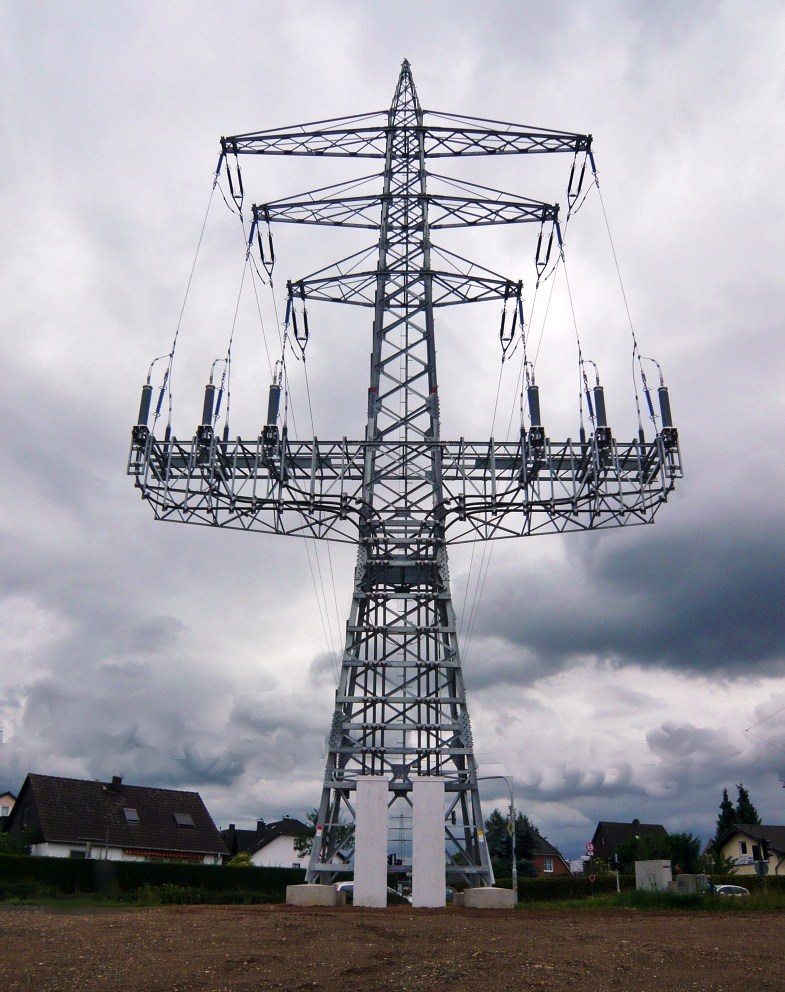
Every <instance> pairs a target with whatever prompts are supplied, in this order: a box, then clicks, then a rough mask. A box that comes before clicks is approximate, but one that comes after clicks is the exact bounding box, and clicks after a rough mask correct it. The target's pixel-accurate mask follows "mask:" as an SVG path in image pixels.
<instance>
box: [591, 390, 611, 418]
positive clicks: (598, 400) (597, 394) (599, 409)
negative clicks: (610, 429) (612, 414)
mask: <svg viewBox="0 0 785 992" xmlns="http://www.w3.org/2000/svg"><path fill="white" fill-rule="evenodd" d="M594 412H595V414H596V417H597V426H598V427H607V426H608V417H607V415H606V413H605V391H604V390H603V388H602V386H595V387H594Z"/></svg>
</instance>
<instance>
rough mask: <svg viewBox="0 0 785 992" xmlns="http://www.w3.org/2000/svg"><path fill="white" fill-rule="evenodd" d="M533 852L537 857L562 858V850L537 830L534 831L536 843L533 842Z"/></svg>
mask: <svg viewBox="0 0 785 992" xmlns="http://www.w3.org/2000/svg"><path fill="white" fill-rule="evenodd" d="M532 854H533V855H535V857H546V858H551V857H553V858H561V859H562V861H564V858H562V855H561V852H560V851H559V850H558V849H557V848H555V847H554V846H553V844H551V842H550V841H549V840H546V839H545V838H544V837H543V836H542V834H540V833H539V832H538V831H537V830H535V831H534V843H533V844H532Z"/></svg>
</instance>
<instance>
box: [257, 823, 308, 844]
mask: <svg viewBox="0 0 785 992" xmlns="http://www.w3.org/2000/svg"><path fill="white" fill-rule="evenodd" d="M308 832H309V831H308V827H306V825H305V824H304V823H300V821H299V820H293V819H292V818H291V817H289V816H287V817H284V819H283V820H277V821H276V822H275V823H268V824H267V826H266V827H265V828H264V831H263V832H262V834H261V836H258V835H257V837H258V839H257V842H256V844H255V845H254V847H253V851H252V853H255V852H256V851H261V850H262V848H263V847H267V845H268V844H270V843H271V842H272V841H274V840H275V838H276V837H305V836H306V835H307V834H308Z"/></svg>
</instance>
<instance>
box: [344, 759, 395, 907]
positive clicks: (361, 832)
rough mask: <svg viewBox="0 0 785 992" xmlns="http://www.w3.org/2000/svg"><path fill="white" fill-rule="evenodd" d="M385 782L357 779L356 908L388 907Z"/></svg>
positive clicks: (372, 777) (375, 777) (367, 777)
mask: <svg viewBox="0 0 785 992" xmlns="http://www.w3.org/2000/svg"><path fill="white" fill-rule="evenodd" d="M388 798H389V792H388V789H387V779H386V778H382V777H381V775H365V776H362V777H360V778H358V779H357V791H356V792H355V812H356V819H355V828H354V899H353V903H354V905H355V906H369V907H372V908H382V907H383V906H386V905H387V800H388Z"/></svg>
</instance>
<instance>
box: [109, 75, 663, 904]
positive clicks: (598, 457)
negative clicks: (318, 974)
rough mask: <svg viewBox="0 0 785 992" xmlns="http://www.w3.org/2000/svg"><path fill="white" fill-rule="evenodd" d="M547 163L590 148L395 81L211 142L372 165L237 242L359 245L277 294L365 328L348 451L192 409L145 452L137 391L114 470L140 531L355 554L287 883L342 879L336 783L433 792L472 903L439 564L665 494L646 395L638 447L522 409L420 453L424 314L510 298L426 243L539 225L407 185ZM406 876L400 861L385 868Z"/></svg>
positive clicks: (473, 825) (472, 774)
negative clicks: (346, 311) (361, 781)
mask: <svg viewBox="0 0 785 992" xmlns="http://www.w3.org/2000/svg"><path fill="white" fill-rule="evenodd" d="M560 152H561V153H570V154H572V155H578V154H585V155H590V154H591V137H590V136H589V135H579V134H568V133H564V132H559V131H546V130H539V131H535V130H531V129H527V128H524V127H520V126H517V125H512V124H501V123H499V122H496V121H485V120H478V119H476V118H467V117H460V116H456V115H446V114H434V113H428V112H424V111H423V110H422V108H421V106H420V103H419V100H418V97H417V93H416V90H415V86H414V82H413V79H412V74H411V70H410V67H409V64H408V63H407V62H404V63H403V67H402V69H401V73H400V77H399V80H398V85H397V88H396V91H395V95H394V98H393V101H392V105H391V107H390V109H389V111H387V112H379V113H376V114H366V115H361V116H357V117H349V118H340V119H335V120H331V121H324V122H318V123H317V124H310V125H302V126H299V127H297V128H288V129H278V130H273V131H263V132H258V133H254V134H246V135H238V136H235V137H231V138H224V139H222V160H224V159H227V160H234V161H235V162H236V163H239V159H238V158H237V156H239V155H244V154H256V155H260V154H279V155H308V156H312V157H318V156H346V157H351V158H375V159H381V160H382V161H383V173H382V189H381V191H376V192H374V193H373V194H372V195H358V194H357V192H356V187H357V181H355V180H353V181H352V182H351V183H346V184H339V185H338V186H333V187H328V188H326V189H322V190H316V191H313V192H311V193H308V194H303V195H302V196H300V197H291V198H287V199H284V200H278V201H272V202H270V203H266V204H263V205H261V206H258V205H257V206H254V208H253V210H254V229H253V230H252V232H251V242H249V244H250V243H252V242H253V239H254V236H255V233H259V232H260V228H262V227H263V225H269V224H273V223H306V224H308V223H310V224H322V225H343V226H354V227H359V228H369V229H371V230H375V231H378V243H377V244H376V245H375V246H374V251H373V263H374V264H372V265H371V266H370V267H369V266H365V267H363V265H362V262H363V260H364V259H365V258H367V257H369V253H368V252H360V253H358V254H357V255H355V256H351V257H350V258H349V259H343V260H342V261H341V262H338V263H335V264H334V265H332V266H329V267H328V268H326V269H323V270H321V271H319V272H317V273H315V274H314V275H312V276H309V277H306V278H303V279H300V280H297V281H294V282H292V283H290V284H289V312H290V313H291V312H292V307H293V304H295V305H296V304H297V303H298V302H300V301H302V302H303V303H304V301H306V300H328V301H333V302H340V303H344V304H352V305H359V306H365V307H368V308H372V309H373V345H372V353H371V374H370V385H369V389H368V420H367V425H366V430H365V437H364V439H363V440H361V441H348V440H346V439H343V440H340V441H317V440H316V439H313V440H312V441H294V440H291V439H290V438H289V436H288V430H287V427H286V426H285V425H284V426H283V428H282V429H281V430H279V426H278V420H277V416H276V410H275V409H274V407H273V408H271V413H270V415H268V424H267V425H266V427H265V428H264V430H263V432H262V434H261V435H260V436H259V437H258V438H257V439H256V440H254V441H248V442H246V441H242V440H241V439H240V438H237V439H236V440H230V439H229V438H228V436H226V434H225V435H224V436H223V438H219V437H218V436H216V434H215V432H214V430H213V408H212V396H210V397H209V399H208V402H206V404H205V414H204V415H203V418H202V421H203V422H202V425H201V426H200V427H199V429H198V431H197V433H196V436H195V437H194V438H193V439H192V440H190V441H187V442H180V441H177V439H176V438H173V437H172V436H171V434H170V431H169V430H167V433H166V436H165V438H164V439H163V440H162V441H159V440H157V439H156V438H155V436H154V434H153V433H151V432H150V431H149V430H148V427H147V420H148V413H149V405H150V395H151V387H150V386H149V385H148V386H146V387H145V390H147V392H146V393H144V394H143V403H142V410H141V411H140V417H139V422H138V424H137V426H136V427H135V428H134V434H133V442H132V446H131V454H130V460H129V469H128V470H129V473H130V474H132V475H133V476H134V477H135V481H136V485H137V486H138V487H139V488H140V489H141V491H142V496H143V498H145V499H147V500H149V501H150V502H151V504H152V505H153V507H154V510H155V513H156V516H157V517H158V518H159V519H167V520H181V521H186V522H192V523H202V524H208V525H212V526H221V527H237V528H242V529H246V530H255V531H262V532H267V533H279V534H290V535H299V536H304V537H315V538H324V539H330V540H343V541H352V542H355V543H356V544H357V564H356V568H355V579H354V593H353V598H352V605H351V611H350V616H349V620H348V624H347V628H346V641H345V647H344V652H343V660H342V667H341V673H340V680H339V684H338V688H337V691H336V696H335V711H334V715H333V720H332V726H331V729H330V733H329V738H328V754H327V761H326V768H325V775H324V786H323V790H322V797H321V801H320V804H319V810H318V820H317V823H318V826H317V839H316V842H315V843H314V846H313V852H312V856H311V860H310V864H309V868H308V875H307V877H308V880H309V881H324V882H329V881H332V880H333V878H334V877H335V875H336V874H337V872H338V871H340V870H341V869H342V867H343V866H342V865H341V864H340V863H339V862H338V860H337V856H338V854H339V852H340V850H341V849H342V848H343V849H344V850H346V849H349V850H350V849H351V843H350V841H349V842H347V837H346V830H345V826H342V823H343V824H345V823H346V822H347V821H348V823H349V824H350V825H351V822H352V820H353V817H354V810H353V802H352V793H353V790H354V787H355V780H356V778H357V777H358V776H360V775H382V776H385V777H386V778H387V779H388V781H389V787H390V812H391V815H394V814H395V812H396V811H397V810H398V809H400V808H405V807H406V806H408V804H409V793H410V790H411V779H412V777H413V776H421V775H439V776H442V777H443V778H444V779H445V782H446V794H447V801H446V804H445V849H446V852H447V859H448V862H449V868H450V871H451V872H452V873H453V874H458V875H461V876H462V877H463V879H464V880H465V881H467V882H468V883H469V884H472V885H483V884H492V883H493V872H492V869H491V865H490V860H489V857H488V852H487V849H486V845H485V843H484V839H483V820H482V813H481V809H480V802H479V793H478V785H477V766H476V763H475V758H474V751H473V741H472V733H471V727H470V721H469V714H468V710H467V706H466V694H465V690H464V683H463V676H462V672H461V660H460V653H459V650H458V639H457V633H456V621H455V612H454V610H453V604H452V598H451V593H450V578H449V568H448V556H447V545H448V543H450V542H454V541H477V540H487V539H492V538H499V537H514V536H520V535H528V534H533V533H543V532H544V533H547V532H551V533H558V532H564V531H567V530H576V529H578V530H587V529H595V528H599V527H617V526H622V525H628V524H634V523H645V522H650V521H651V520H652V518H653V516H654V513H655V511H656V509H657V508H658V506H659V505H660V504H661V503H662V502H663V501H664V500H665V499H666V498H667V495H668V493H669V492H670V490H671V489H672V488H673V484H674V480H675V479H676V478H677V477H679V476H680V475H681V465H680V458H679V451H678V439H677V435H676V431H675V429H674V428H673V427H672V425H671V423H670V416H669V410H668V409H667V394H666V393H665V394H664V395H663V390H662V389H661V390H660V394H661V400H663V402H664V403H665V404H666V405H665V406H663V426H662V428H661V429H659V430H658V431H657V433H656V436H655V437H654V439H653V440H651V441H646V440H645V439H644V437H643V433H642V431H641V432H640V434H639V436H638V438H636V439H635V440H633V441H631V442H629V443H628V444H618V443H617V442H616V440H615V439H614V438H613V437H612V435H611V431H610V428H609V427H608V426H607V425H606V424H605V422H604V417H601V416H600V411H599V409H598V415H597V418H596V422H595V425H594V430H593V433H592V434H591V436H590V437H588V438H586V437H582V438H581V439H580V440H579V441H575V442H574V441H571V440H567V441H564V442H558V443H554V442H551V440H550V439H549V438H548V437H546V435H545V430H544V428H543V427H542V426H541V425H540V422H539V412H538V410H536V409H535V408H532V410H531V420H532V422H531V424H530V425H528V428H527V427H526V426H525V425H523V424H522V425H521V431H520V437H519V438H518V439H517V440H516V441H513V442H496V441H494V440H493V439H491V440H490V441H486V442H467V441H464V440H461V441H444V440H442V438H441V434H440V426H439V393H438V385H437V375H436V360H435V348H434V311H435V310H436V309H437V308H438V307H441V306H448V305H456V304H462V303H469V302H479V301H487V300H504V301H505V302H506V301H508V300H509V301H511V302H512V306H513V308H514V309H516V311H517V312H518V313H520V312H521V311H520V305H519V301H520V293H521V284H520V282H516V281H513V280H510V279H506V278H504V277H502V276H499V275H497V274H496V273H493V272H491V271H489V270H487V269H482V268H480V267H478V266H476V265H471V264H470V263H467V262H466V261H465V260H464V259H461V258H459V256H456V255H452V254H451V253H450V252H447V251H445V250H444V249H441V248H439V249H436V247H435V245H434V244H433V242H432V240H431V234H432V232H433V231H436V230H439V229H442V228H448V227H465V226H475V225H487V224H509V223H525V222H534V223H537V224H540V225H542V224H545V223H548V224H556V222H557V217H558V208H557V207H555V206H552V205H549V204H545V203H539V202H537V201H532V200H528V199H524V198H521V197H517V196H512V195H509V194H502V193H500V192H499V191H496V190H489V189H487V188H486V187H481V186H473V185H472V184H468V183H466V182H463V181H462V182H461V183H460V189H459V190H458V192H456V186H455V184H446V183H443V182H440V180H443V179H444V178H445V177H439V176H437V175H436V174H435V173H431V172H429V171H428V170H427V169H426V166H427V164H428V163H429V161H430V160H432V159H436V158H448V157H453V156H478V155H491V154H524V153H525V154H532V153H560ZM220 167H221V165H220V163H219V170H220ZM228 169H229V165H228V163H227V170H228ZM236 170H237V171H236V174H235V179H234V182H233V191H235V192H236V191H237V190H238V189H241V188H242V179H241V178H240V174H239V164H237V165H236ZM229 176H230V181H232V180H231V172H229ZM434 188H435V190H436V191H435V192H434ZM435 257H438V262H439V264H438V265H436V264H435V261H434V259H435ZM294 312H295V313H296V310H295V311H294ZM302 319H303V318H302V316H301V320H302ZM647 395H648V394H647ZM159 408H160V401H159ZM603 411H604V406H603ZM408 867H409V866H408V865H407V864H406V863H405V859H404V863H402V864H400V865H397V866H396V867H395V869H394V870H397V871H399V872H405V871H406V870H407V868H408Z"/></svg>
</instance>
